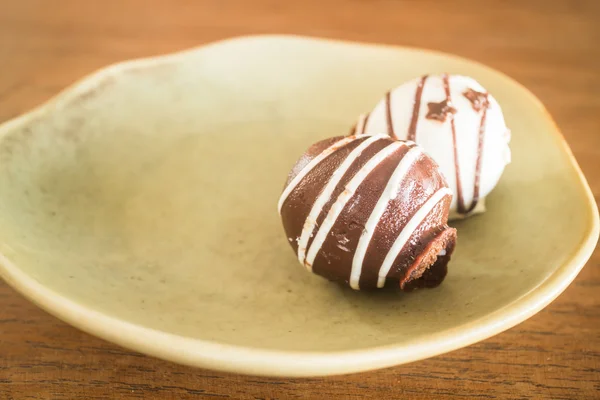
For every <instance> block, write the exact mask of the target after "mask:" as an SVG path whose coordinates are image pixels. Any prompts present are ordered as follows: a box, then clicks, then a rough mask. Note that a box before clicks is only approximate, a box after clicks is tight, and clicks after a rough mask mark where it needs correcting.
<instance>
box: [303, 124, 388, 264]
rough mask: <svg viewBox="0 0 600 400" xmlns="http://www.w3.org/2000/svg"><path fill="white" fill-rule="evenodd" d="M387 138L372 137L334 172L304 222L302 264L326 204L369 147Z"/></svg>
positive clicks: (360, 145) (384, 136)
mask: <svg viewBox="0 0 600 400" xmlns="http://www.w3.org/2000/svg"><path fill="white" fill-rule="evenodd" d="M386 138H387V136H386V135H373V136H371V137H370V138H368V139H367V140H365V141H364V142H362V143H361V144H359V145H358V146H356V148H355V149H354V150H352V151H351V152H350V154H348V156H347V157H346V159H345V160H344V161H343V162H342V163H341V164H340V166H339V167H337V168H336V170H335V171H334V172H333V174H332V175H331V177H330V178H329V181H328V182H327V184H326V185H325V187H324V188H323V190H322V191H321V193H320V194H319V195H318V196H317V198H316V200H315V202H314V203H313V205H312V208H311V209H310V212H309V213H308V216H307V217H306V220H305V221H304V225H303V226H302V234H301V235H300V240H299V241H298V261H300V263H301V264H304V258H305V257H306V246H307V245H308V240H309V239H310V237H311V236H312V234H313V232H314V230H315V226H316V225H317V218H318V217H319V215H321V212H322V211H323V207H324V206H325V204H327V202H328V201H329V200H330V199H331V195H332V194H333V192H334V190H335V188H336V187H337V186H338V185H339V183H340V181H341V180H342V178H343V177H344V174H345V173H346V172H347V171H348V169H349V168H350V167H351V166H352V164H354V162H355V161H356V159H357V158H358V157H359V156H360V155H361V154H362V152H363V151H365V149H366V148H367V147H369V146H370V145H371V144H373V143H374V142H376V141H378V140H381V139H386Z"/></svg>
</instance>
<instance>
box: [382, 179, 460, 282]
mask: <svg viewBox="0 0 600 400" xmlns="http://www.w3.org/2000/svg"><path fill="white" fill-rule="evenodd" d="M446 195H452V191H451V190H450V189H449V188H447V187H444V188H441V189H440V190H438V191H437V192H435V193H434V194H433V196H431V197H430V198H429V199H428V200H427V201H426V202H425V204H423V205H422V206H421V208H419V209H418V210H417V212H416V213H415V214H414V215H413V216H412V218H411V219H410V220H409V221H408V223H407V224H406V226H405V227H404V229H402V232H400V234H399V235H398V237H397V238H396V240H395V241H394V244H392V247H391V248H390V251H389V252H388V253H387V255H386V256H385V259H384V260H383V263H382V264H381V268H380V269H379V277H378V279H377V287H378V288H382V287H383V286H384V285H385V279H386V277H387V274H388V273H389V272H390V269H391V268H392V265H393V264H394V261H395V260H396V258H397V257H398V254H400V252H401V251H402V248H403V247H404V245H405V244H406V242H407V241H408V239H409V238H410V237H411V235H412V234H413V232H414V231H415V230H416V229H417V228H418V227H419V225H420V224H421V222H423V220H424V219H425V217H427V215H428V214H429V213H430V212H431V210H433V207H435V206H436V204H437V203H439V202H440V201H441V200H442V199H443V198H444V196H446Z"/></svg>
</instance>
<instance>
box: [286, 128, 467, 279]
mask: <svg viewBox="0 0 600 400" xmlns="http://www.w3.org/2000/svg"><path fill="white" fill-rule="evenodd" d="M369 138H370V136H361V137H358V138H356V139H355V140H353V141H351V142H349V143H348V144H346V145H344V146H340V148H339V149H337V150H335V151H333V152H332V153H331V154H329V155H328V156H327V157H325V158H324V159H323V160H322V161H321V162H319V163H318V164H316V165H315V166H314V168H312V169H311V170H310V171H309V172H308V173H307V174H306V175H305V176H304V177H303V178H302V179H301V180H300V181H299V182H298V184H297V185H296V187H295V188H293V190H292V191H291V192H290V193H289V195H288V197H287V199H285V201H284V202H283V204H282V208H281V218H282V222H283V226H284V229H285V232H286V234H287V237H288V239H289V242H290V244H291V245H292V248H293V249H294V251H295V252H296V254H297V253H298V238H299V237H300V236H301V234H302V230H303V227H304V226H305V222H306V219H307V217H308V215H309V213H310V211H311V208H312V207H313V205H314V203H315V201H316V199H317V197H318V196H319V194H320V193H321V192H322V191H323V189H324V188H325V186H326V185H327V183H328V182H329V180H330V178H331V177H332V174H333V173H334V172H335V171H336V170H337V169H338V168H339V167H340V165H341V164H342V163H343V162H344V160H345V159H346V158H347V157H348V155H349V154H350V153H351V152H352V151H353V150H354V149H356V148H357V147H358V146H359V145H360V144H361V143H363V142H364V141H365V140H367V139H369ZM341 139H342V137H336V138H331V139H326V140H323V141H321V142H318V143H316V144H314V145H313V146H311V147H310V148H309V149H308V150H307V151H306V153H305V154H304V155H303V156H302V157H301V158H300V159H299V160H298V162H297V163H296V165H295V166H294V168H293V169H292V171H291V172H290V175H289V177H288V181H287V183H286V187H287V186H288V185H289V184H290V182H291V181H292V179H294V177H295V176H296V175H298V174H299V173H300V171H302V170H303V169H304V168H305V167H306V166H307V164H308V163H310V161H311V160H312V159H314V158H315V157H317V156H318V155H319V154H321V152H323V151H324V150H325V149H327V148H328V147H329V146H331V145H332V144H334V143H336V142H337V141H339V140H341ZM394 142H398V141H397V140H395V139H392V138H390V137H382V138H380V139H378V140H376V141H374V142H373V143H371V144H370V145H369V146H368V147H366V148H365V149H364V151H363V152H362V153H361V154H360V155H359V156H358V157H357V158H356V160H355V161H354V162H353V163H352V164H351V165H350V167H349V168H348V170H347V171H346V172H345V173H344V174H343V175H342V177H341V179H340V181H339V183H338V184H337V186H336V187H335V189H334V191H333V193H332V195H331V196H330V197H329V199H328V200H327V202H326V203H325V205H324V206H323V208H322V210H321V212H320V213H319V215H318V217H317V219H316V226H315V229H314V232H313V234H312V235H311V237H310V238H309V239H308V243H307V246H306V248H307V249H308V248H310V246H311V245H312V242H313V240H314V236H315V235H316V232H317V231H318V229H319V227H320V226H322V224H323V221H324V220H325V217H326V216H327V213H328V212H329V211H330V209H331V206H332V205H333V204H334V203H335V201H336V199H338V196H339V195H340V194H342V192H344V190H345V187H346V185H347V184H348V182H350V180H351V179H352V178H353V177H354V176H355V174H356V173H357V172H358V171H359V170H360V169H361V168H362V167H363V166H365V164H367V162H369V160H371V159H373V158H374V157H375V155H376V154H377V153H379V152H380V151H382V150H383V149H384V148H386V147H388V146H390V145H391V144H392V143H394ZM414 146H415V145H414V144H412V143H411V144H408V142H407V143H406V144H405V145H403V146H400V147H398V148H397V149H396V150H394V151H393V152H392V153H391V154H389V155H388V156H387V157H386V158H384V159H382V160H381V162H379V163H378V164H377V165H376V167H375V168H374V169H373V170H372V171H371V172H370V173H369V174H368V175H367V176H366V178H365V179H364V180H363V181H362V182H361V183H360V185H359V186H358V187H357V189H356V191H355V192H354V193H353V194H352V196H351V197H350V199H349V201H348V202H347V203H346V204H345V205H344V207H343V209H342V211H341V213H340V214H339V216H338V217H337V219H335V222H334V223H333V225H332V227H331V229H330V231H329V232H328V234H327V236H326V239H325V240H324V241H323V243H322V246H321V247H320V250H319V251H318V253H317V255H316V257H315V259H314V262H313V263H312V271H313V272H314V273H316V274H318V275H321V276H323V277H325V278H327V279H330V280H332V281H337V282H341V283H345V284H348V283H349V281H350V274H351V270H352V263H353V258H354V254H355V251H356V248H357V245H358V242H359V239H360V237H361V235H362V234H363V231H364V230H365V225H366V224H367V221H368V219H369V217H370V215H371V213H372V212H373V209H374V207H375V205H376V204H377V202H378V200H379V199H380V197H381V196H382V193H383V192H384V189H385V188H386V186H387V184H388V181H390V178H391V176H392V174H393V173H394V171H395V169H396V168H397V167H398V165H399V163H400V161H401V160H402V159H403V157H404V156H405V155H406V154H407V153H408V152H409V150H411V149H412V148H413V147H414ZM398 185H399V187H398V191H397V195H396V197H395V198H393V199H389V200H388V201H387V206H386V208H385V211H384V212H383V214H382V215H381V218H380V219H379V221H378V223H377V224H376V225H375V227H374V231H373V235H372V238H371V240H370V242H368V246H367V248H366V253H365V256H364V261H363V263H362V269H361V274H360V279H359V285H360V289H374V288H376V287H377V280H378V274H379V272H380V268H381V265H382V264H383V262H384V259H385V257H386V255H387V254H388V252H389V251H390V249H391V248H392V245H393V243H394V241H395V240H396V238H397V237H398V235H400V233H401V232H402V231H403V229H404V228H405V227H406V225H407V224H408V223H409V221H410V220H411V218H412V217H413V216H414V215H415V213H417V211H418V210H419V209H420V208H421V207H422V206H423V205H424V204H425V203H426V202H427V200H428V199H430V198H431V197H432V196H433V195H434V193H436V192H437V191H438V190H440V189H443V188H447V184H446V182H445V180H444V178H443V176H442V175H441V174H440V172H439V171H438V166H437V164H436V163H435V162H434V161H433V160H432V159H431V158H430V157H429V156H427V155H426V154H425V153H422V154H420V155H419V156H418V158H416V161H415V162H413V163H412V165H411V166H410V169H409V170H408V172H407V174H406V176H404V178H403V179H401V180H400V181H399V184H398ZM450 202H451V195H450V194H448V195H445V196H444V197H442V198H441V200H440V201H439V202H437V203H436V204H435V205H434V206H433V208H432V209H431V211H430V212H429V213H427V214H426V216H425V217H424V219H423V220H422V221H421V222H420V223H419V224H418V225H417V227H416V229H414V231H412V233H411V234H410V237H409V239H408V241H407V242H406V244H405V245H404V246H403V247H402V250H401V251H400V253H399V254H398V256H397V257H396V258H395V260H394V262H393V264H392V268H391V269H390V270H389V272H388V274H387V276H386V283H389V282H396V283H395V284H396V285H400V287H401V288H403V289H405V290H410V289H413V288H416V287H432V286H436V285H438V284H439V283H441V281H442V280H443V279H444V277H445V275H446V269H447V264H448V261H449V260H450V256H451V254H452V252H453V250H454V246H455V242H456V230H455V229H453V228H450V227H448V225H447V221H448V212H449V207H450ZM441 251H445V255H442V256H438V254H439V253H440V252H441Z"/></svg>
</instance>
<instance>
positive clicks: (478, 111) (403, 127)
mask: <svg viewBox="0 0 600 400" xmlns="http://www.w3.org/2000/svg"><path fill="white" fill-rule="evenodd" d="M352 133H373V134H376V133H387V134H388V135H390V136H391V137H393V138H397V139H402V140H411V141H414V142H416V143H417V144H419V145H420V146H422V147H423V148H424V149H425V151H426V152H427V154H429V155H430V156H431V157H432V158H433V159H434V160H435V161H436V162H437V163H438V165H439V166H440V169H441V171H442V174H443V175H444V176H445V178H446V180H447V182H448V185H449V186H450V188H451V189H452V192H453V194H454V196H453V200H452V204H451V206H450V219H454V218H462V217H465V216H468V215H471V214H475V213H479V212H483V211H485V205H484V200H485V197H486V196H487V195H488V194H489V193H490V192H491V191H492V189H493V188H494V187H495V186H496V184H497V183H498V180H499V179H500V175H502V172H503V171H504V167H505V166H506V165H507V164H508V163H509V162H510V149H509V147H508V143H509V141H510V131H509V130H508V128H507V127H506V124H505V122H504V116H503V114H502V110H501V109H500V105H499V104H498V102H497V101H496V100H495V99H494V97H492V95H491V94H489V93H488V92H487V91H486V90H485V89H484V88H483V87H482V86H481V85H480V84H479V83H478V82H477V81H475V80H474V79H472V78H469V77H466V76H460V75H447V74H443V75H431V76H427V75H424V76H422V77H420V78H417V79H414V80H412V81H409V82H407V83H404V84H402V85H400V86H398V87H397V88H395V89H393V90H391V91H389V92H388V93H387V94H386V95H385V97H384V98H383V99H382V100H381V101H380V102H379V103H378V104H377V105H376V106H375V108H374V109H373V110H372V111H371V112H370V113H368V114H366V115H363V116H361V117H360V118H359V121H358V123H357V124H356V125H355V127H354V128H353V132H352Z"/></svg>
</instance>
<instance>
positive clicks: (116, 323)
mask: <svg viewBox="0 0 600 400" xmlns="http://www.w3.org/2000/svg"><path fill="white" fill-rule="evenodd" d="M272 39H277V40H295V41H304V42H314V43H331V44H336V45H339V44H343V45H346V46H356V47H370V48H373V47H376V48H377V47H379V48H389V49H395V50H400V51H407V50H409V51H419V52H425V53H431V54H435V55H438V56H443V57H446V58H454V59H457V60H460V61H462V62H467V63H471V64H476V65H478V66H479V67H483V68H484V69H487V70H491V71H492V72H494V73H495V74H497V75H499V76H501V77H502V78H503V79H507V80H509V81H510V82H512V83H513V84H515V85H517V86H519V87H520V88H521V89H522V90H523V93H525V94H526V95H527V96H528V97H529V100H531V101H532V102H533V103H534V104H535V105H536V106H537V107H538V108H540V109H541V111H542V112H543V113H544V114H545V116H546V118H547V119H548V120H549V121H550V122H552V129H551V130H552V131H553V132H554V135H555V139H556V140H557V142H558V143H557V145H558V146H561V149H562V150H563V151H564V152H565V153H566V155H567V157H568V160H569V161H570V164H571V166H572V167H573V168H574V170H575V173H576V175H577V177H578V178H579V185H578V187H579V188H580V189H581V190H582V191H583V194H584V197H585V199H586V200H587V201H586V206H587V209H586V210H585V211H586V213H587V214H588V215H589V217H590V218H589V219H588V226H587V228H586V229H587V231H586V232H585V234H584V236H583V239H582V241H581V243H580V244H579V246H578V248H577V249H576V250H575V251H574V252H573V254H571V255H570V256H569V257H568V259H567V260H566V261H565V262H564V263H563V264H562V265H561V266H559V267H558V268H557V269H556V270H555V271H554V272H553V273H552V274H551V275H549V276H548V277H547V278H546V279H545V280H544V281H542V282H541V283H540V284H539V285H538V286H536V287H534V288H533V289H531V290H530V291H529V292H528V293H526V294H525V295H524V296H522V297H521V298H519V299H517V300H514V301H512V302H511V303H509V304H507V305H506V306H504V307H502V308H500V309H498V310H496V311H494V312H492V313H489V314H487V315H485V316H483V317H481V318H478V319H476V320H474V321H470V322H468V323H465V324H462V325H459V326H457V327H454V328H450V329H446V330H442V331H440V332H436V333H432V334H428V335H425V336H422V337H421V338H420V339H418V340H411V341H408V342H404V343H402V344H390V345H385V346H378V347H371V348H366V349H360V350H350V351H339V350H336V351H331V352H312V351H299V350H294V351H284V350H272V349H262V348H254V347H244V346H239V345H231V344H223V343H219V342H217V341H210V340H204V339H195V338H189V337H185V336H180V335H176V334H172V333H167V332H163V331H159V330H156V329H153V328H148V327H144V326H141V325H136V324H133V323H131V322H128V321H126V320H123V319H119V318H116V317H112V316H109V315H107V314H103V313H101V312H99V311H96V310H94V309H92V308H89V307H86V306H83V305H81V304H79V303H77V302H76V301H74V300H70V299H69V298H67V297H65V296H63V295H61V294H59V293H57V292H55V291H53V290H51V289H49V288H47V287H45V286H44V285H43V284H42V283H40V282H38V281H36V280H35V278H33V277H32V276H30V275H28V274H27V273H25V272H24V271H22V270H21V269H20V268H18V267H17V266H16V265H15V264H13V263H12V262H10V261H9V260H8V259H7V258H6V257H5V256H4V254H1V253H0V277H2V278H3V279H4V280H5V281H6V283H7V284H8V285H9V286H11V287H12V288H14V289H15V290H16V291H17V292H19V293H20V294H21V295H23V296H24V297H25V298H27V299H28V300H30V301H31V302H33V303H34V304H36V305H37V306H38V307H40V308H42V309H43V310H45V311H47V312H48V313H50V314H51V315H53V316H55V317H57V318H59V319H61V320H63V321H64V322H66V323H68V324H70V325H72V326H74V327H76V328H78V329H80V330H82V331H84V332H87V333H89V334H92V335H94V336H97V337H100V338H102V339H104V340H107V341H109V342H112V343H115V344H117V345H119V346H122V347H125V348H128V349H132V350H134V351H138V352H141V353H144V354H147V355H150V356H154V357H157V358H160V359H164V360H168V361H173V362H177V363H180V364H184V365H188V366H194V367H201V368H209V369H214V370H220V371H226V372H235V373H243V374H251V375H264V376H285V377H310V376H325V375H339V374H347V373H356V372H362V371H368V370H372V369H377V368H385V367H391V366H394V365H401V364H405V363H409V362H413V361H417V360H422V359H425V358H429V357H433V356H436V355H440V354H444V353H447V352H450V351H453V350H456V349H459V348H462V347H465V346H468V345H471V344H473V343H476V342H479V341H481V340H485V339H487V338H489V337H491V336H494V335H496V334H498V333H501V332H503V331H505V330H507V329H510V328H512V327H514V326H515V325H517V324H519V323H521V322H523V321H524V320H526V319H527V318H529V317H531V316H533V315H534V314H536V313H537V312H538V311H540V310H541V309H543V308H544V307H545V306H547V305H548V304H550V303H551V302H552V301H553V300H554V299H555V298H556V297H558V295H560V294H561V293H562V292H563V291H564V290H565V289H566V288H567V287H568V286H569V284H570V283H571V282H572V281H573V280H574V279H575V277H576V276H577V274H578V273H579V272H580V271H581V269H582V268H583V267H584V265H585V264H586V262H587V261H588V259H589V258H590V257H591V255H592V253H593V251H594V249H595V247H596V242H597V240H598V237H599V234H600V223H599V217H598V208H597V206H596V202H595V199H594V196H593V193H592V191H591V189H590V187H589V185H588V183H587V181H586V179H585V176H584V175H583V173H582V171H581V168H580V167H579V165H578V163H577V161H576V160H575V158H574V156H573V153H572V151H571V149H570V148H569V146H568V144H567V143H566V141H565V139H564V137H563V135H562V133H561V132H560V130H559V128H558V127H557V125H556V123H555V122H554V120H553V118H552V117H551V116H550V114H549V113H548V111H547V110H546V108H545V107H544V106H543V104H542V103H541V101H540V100H539V99H538V98H537V97H536V96H535V95H534V94H533V93H532V92H531V91H529V90H528V89H527V88H525V87H524V86H522V85H521V84H520V83H518V82H517V81H515V80H514V79H512V78H510V77H509V76H507V75H505V74H504V73H502V72H500V71H497V70H495V69H493V68H491V67H488V66H486V65H484V64H481V63H479V62H477V61H473V60H470V59H467V58H464V57H460V56H456V55H453V54H448V53H444V52H441V51H436V50H429V49H420V48H416V47H408V46H397V45H389V44H375V43H365V42H354V41H345V40H337V39H327V38H318V37H310V36H299V35H286V34H264V35H243V36H235V37H232V38H228V39H224V40H219V41H215V42H211V43H207V44H205V45H201V46H199V47H195V48H192V49H189V50H183V51H178V52H175V53H170V54H166V55H158V56H154V57H147V58H139V59H134V60H129V61H124V62H119V63H116V64H112V65H109V66H107V67H104V68H102V69H99V70H97V71H95V72H92V73H90V74H88V75H86V76H85V77H83V78H81V79H80V80H78V81H76V82H75V83H73V84H71V85H70V86H68V87H67V88H65V89H63V90H62V91H60V92H59V93H58V94H57V95H55V96H53V97H52V98H50V99H49V100H47V101H46V102H44V103H42V104H41V105H39V106H37V107H34V108H33V109H32V110H30V111H29V112H26V113H24V114H22V115H20V116H17V117H15V118H13V119H10V120H8V121H6V122H3V123H1V124H0V141H1V140H3V138H4V135H5V134H6V133H8V132H10V131H11V130H12V129H14V128H16V127H18V126H19V125H21V124H25V123H27V122H28V121H30V120H33V119H35V118H38V117H42V116H43V115H44V114H46V113H50V112H52V111H53V110H54V109H56V108H59V107H60V106H61V105H64V104H67V103H68V102H69V100H71V99H73V98H75V97H78V95H81V94H83V93H86V92H88V91H89V90H91V89H93V88H94V87H96V86H97V85H99V84H100V83H101V82H102V81H104V80H105V79H107V78H110V77H111V76H112V75H113V74H121V73H123V72H126V71H127V70H130V69H136V68H144V67H150V66H155V65H157V64H164V63H168V62H174V61H177V60H178V59H180V58H185V57H186V56H188V55H190V54H194V53H197V52H202V51H205V50H206V49H207V48H210V47H213V46H220V45H223V44H227V43H232V42H236V41H246V40H272ZM161 344H162V345H161ZM165 344H166V345H165Z"/></svg>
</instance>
